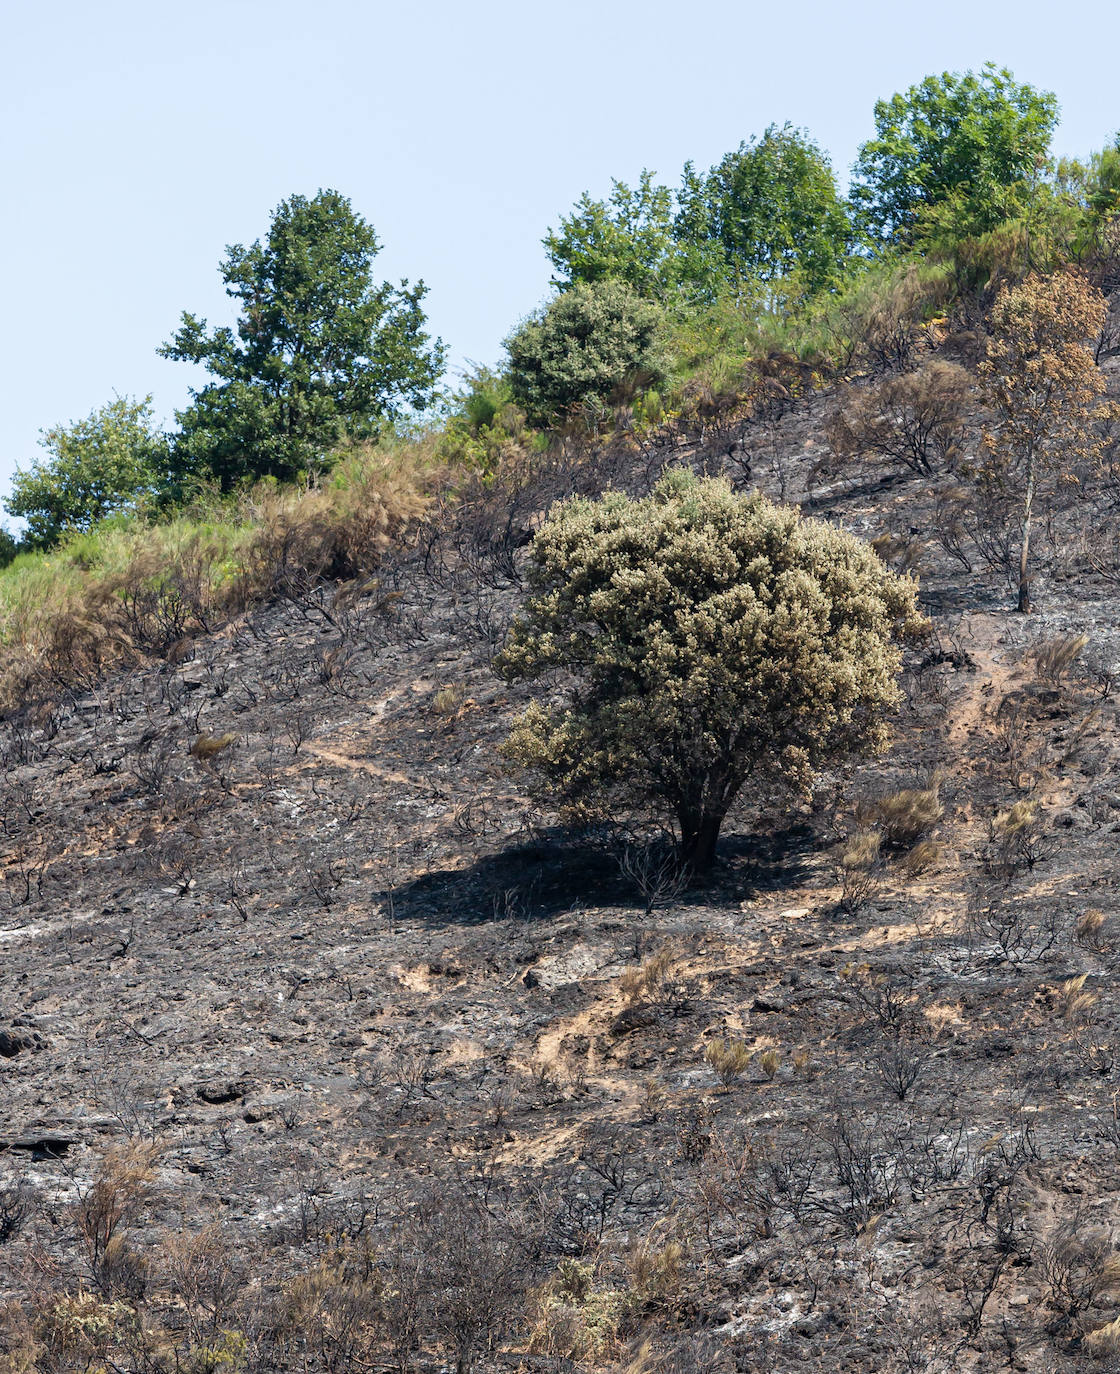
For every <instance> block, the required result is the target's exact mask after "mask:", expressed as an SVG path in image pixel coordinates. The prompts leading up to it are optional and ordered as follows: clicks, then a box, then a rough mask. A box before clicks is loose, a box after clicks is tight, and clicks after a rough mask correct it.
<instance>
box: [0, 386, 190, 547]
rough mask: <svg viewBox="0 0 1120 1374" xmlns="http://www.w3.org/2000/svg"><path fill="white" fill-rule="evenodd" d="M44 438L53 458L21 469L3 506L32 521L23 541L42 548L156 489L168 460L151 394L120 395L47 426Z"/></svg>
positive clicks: (131, 503) (38, 461)
mask: <svg viewBox="0 0 1120 1374" xmlns="http://www.w3.org/2000/svg"><path fill="white" fill-rule="evenodd" d="M39 442H40V444H41V445H42V447H43V448H44V449H46V451H47V454H48V455H49V456H48V457H47V458H46V459H38V460H37V461H35V462H33V463H32V464H31V466H30V467H28V468H17V469H16V473H15V476H14V477H13V478H12V494H11V496H10V497H9V498H8V501H7V503H6V505H5V509H6V510H7V512H8V514H9V515H14V516H17V517H18V518H19V519H21V520H26V521H27V532H26V534H25V535H24V542H25V543H27V544H30V545H32V546H33V547H36V548H50V547H51V545H53V544H57V543H58V541H59V540H60V539H61V538H62V537H63V535H64V534H66V533H68V532H69V531H70V530H87V529H89V528H90V526H92V525H95V524H97V522H98V521H99V520H103V519H104V518H105V517H106V516H107V515H112V514H113V513H114V512H116V511H121V510H128V509H130V508H132V507H135V506H136V505H137V504H138V503H139V502H141V501H142V500H143V499H144V498H145V497H149V496H151V495H152V494H153V493H154V492H155V490H156V487H157V484H158V482H159V479H160V476H161V472H162V468H163V465H164V462H165V460H166V440H165V438H164V436H163V435H162V434H160V433H159V431H158V430H157V429H156V428H155V425H154V424H153V421H152V398H151V397H150V396H145V397H144V399H143V400H142V401H138V400H133V399H131V398H130V397H128V396H118V397H116V398H115V399H114V400H112V401H110V402H109V404H108V405H106V406H102V407H101V408H100V409H99V410H93V411H91V412H90V414H89V415H87V416H86V417H85V419H84V420H78V421H75V422H74V423H73V424H69V425H55V426H54V427H53V428H52V429H48V430H44V431H43V437H42V439H41V440H40V441H39Z"/></svg>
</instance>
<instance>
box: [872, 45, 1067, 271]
mask: <svg viewBox="0 0 1120 1374" xmlns="http://www.w3.org/2000/svg"><path fill="white" fill-rule="evenodd" d="M1057 119H1058V101H1057V98H1056V97H1055V96H1053V95H1051V94H1050V93H1049V92H1048V91H1039V90H1036V89H1035V88H1034V87H1033V86H1030V85H1027V84H1025V83H1020V82H1017V81H1016V80H1015V78H1014V76H1013V75H1012V74H1011V72H1009V71H1007V70H1006V69H1005V68H997V67H995V66H994V65H993V64H992V63H990V62H989V63H987V64H986V65H985V66H984V67H983V68H982V70H981V71H980V72H979V73H975V72H971V71H969V72H965V73H964V74H963V75H961V74H960V73H956V72H943V73H942V74H941V75H940V76H927V77H926V78H925V80H924V81H922V82H920V83H919V84H918V85H916V86H911V87H910V89H909V90H908V91H906V92H905V93H903V94H896V95H893V96H892V97H891V98H890V100H880V101H878V102H877V104H876V106H875V137H874V138H872V139H870V140H869V141H868V142H867V143H865V144H864V145H863V146H862V148H860V151H859V157H858V159H857V161H856V164H855V168H854V182H853V186H852V201H853V203H854V205H855V206H856V207H857V210H858V212H859V215H860V218H861V222H862V224H863V226H864V228H865V229H866V231H867V232H868V234H869V235H870V236H871V238H872V239H873V240H875V241H876V242H878V243H879V244H883V245H889V244H894V243H901V244H904V245H907V244H912V243H914V242H917V241H918V240H920V239H922V238H923V237H924V236H935V237H936V236H945V235H951V236H952V237H955V238H958V239H959V238H967V237H973V236H975V235H978V234H982V233H985V232H987V231H988V230H990V229H993V228H995V226H996V225H997V224H1000V223H1001V222H1003V221H1004V220H1007V219H1014V218H1017V217H1018V216H1019V215H1021V214H1022V213H1023V212H1024V211H1025V209H1026V208H1027V205H1028V202H1029V198H1030V195H1031V191H1032V187H1033V186H1034V184H1035V183H1036V181H1037V178H1038V173H1039V171H1040V169H1041V168H1042V167H1043V166H1044V165H1045V163H1046V159H1047V156H1048V152H1049V147H1050V137H1051V134H1052V133H1053V131H1054V125H1055V124H1056V122H1057Z"/></svg>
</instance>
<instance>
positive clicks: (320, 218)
mask: <svg viewBox="0 0 1120 1374" xmlns="http://www.w3.org/2000/svg"><path fill="white" fill-rule="evenodd" d="M379 249H380V245H379V243H378V240H377V235H376V234H375V232H374V229H373V226H372V225H370V224H367V223H366V221H365V220H364V219H363V218H362V217H361V216H360V215H358V214H356V213H355V211H354V210H353V209H352V207H351V205H350V202H349V200H347V198H346V197H345V196H342V195H340V194H339V193H338V192H337V191H329V190H328V191H319V193H318V194H317V195H315V196H313V197H312V198H310V199H308V198H307V197H306V196H292V197H290V198H289V199H288V200H285V201H282V202H281V204H280V205H279V206H278V207H277V209H276V211H275V213H274V214H273V217H272V224H271V226H270V228H269V232H268V237H267V239H265V240H264V241H263V242H261V241H260V240H257V241H256V242H255V243H253V244H251V245H250V246H249V247H248V248H246V247H244V246H242V245H241V244H233V245H231V246H230V247H229V248H227V250H226V257H225V260H224V262H223V263H222V266H221V272H222V280H223V281H224V282H225V285H226V294H227V295H228V296H230V297H232V298H233V299H234V300H235V301H237V302H238V307H239V313H238V319H237V323H236V325H235V326H234V327H233V328H229V327H220V328H217V329H213V330H210V329H208V328H207V324H206V321H205V320H201V319H197V318H196V317H195V316H194V315H191V314H184V315H183V317H182V324H181V326H180V328H179V330H178V332H177V333H176V335H175V337H174V338H173V339H172V340H171V342H170V343H167V344H165V345H164V346H163V347H162V348H161V349H160V353H161V354H162V355H163V356H164V357H165V358H173V359H177V360H180V361H184V362H192V363H201V364H202V365H203V366H204V367H205V368H206V369H207V370H208V371H209V372H210V373H211V374H212V375H213V377H214V379H215V380H214V381H212V382H210V383H208V384H207V385H206V386H204V387H203V388H201V390H198V391H192V393H191V397H192V400H191V404H190V406H188V408H187V409H186V410H184V411H181V412H179V413H178V415H177V417H176V418H177V419H178V421H179V425H180V428H181V434H180V435H179V437H178V440H177V442H176V444H175V449H174V459H175V462H174V467H175V475H176V477H177V478H178V479H179V480H180V481H183V480H184V479H186V478H189V477H190V476H191V475H203V476H210V477H214V478H217V479H218V480H219V481H220V482H221V484H222V486H223V487H225V488H228V487H230V486H232V485H233V484H234V483H236V482H237V481H239V480H240V479H242V478H245V477H259V476H264V475H272V476H276V477H279V478H282V479H291V478H294V477H296V476H297V475H298V474H299V473H300V472H302V471H305V470H306V469H307V468H308V467H309V466H312V465H314V464H316V463H318V462H321V461H322V460H323V458H324V456H325V454H326V453H327V451H328V450H329V449H330V448H331V447H332V446H334V445H335V444H337V443H338V442H339V441H340V440H342V439H343V438H346V437H348V436H361V435H369V434H373V433H376V431H377V429H378V426H379V425H380V424H381V423H383V422H384V421H385V420H388V419H392V418H393V417H395V416H397V415H398V414H399V413H400V412H401V411H402V410H403V409H405V408H408V407H411V408H414V409H417V410H420V409H423V408H425V407H426V406H427V405H429V404H430V403H431V401H432V400H433V398H434V393H435V387H436V384H437V382H438V380H439V378H440V375H441V373H442V371H443V364H444V347H443V344H442V343H441V342H440V341H439V340H438V339H437V340H436V341H435V342H433V341H432V340H431V339H430V338H429V335H428V334H427V332H426V330H425V324H426V320H425V316H424V311H423V309H422V305H421V303H422V301H423V299H424V296H425V294H426V290H427V288H426V287H425V286H424V284H423V282H418V283H417V284H416V285H415V286H410V285H409V284H408V282H407V281H402V282H401V284H400V286H399V287H395V286H393V285H391V284H390V283H388V282H383V283H382V284H380V285H375V284H374V281H373V273H372V263H373V259H374V257H375V256H376V255H377V253H378V251H379Z"/></svg>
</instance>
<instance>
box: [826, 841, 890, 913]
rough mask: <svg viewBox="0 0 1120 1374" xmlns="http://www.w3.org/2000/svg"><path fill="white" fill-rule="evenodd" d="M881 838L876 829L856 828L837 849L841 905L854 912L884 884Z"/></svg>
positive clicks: (872, 897)
mask: <svg viewBox="0 0 1120 1374" xmlns="http://www.w3.org/2000/svg"><path fill="white" fill-rule="evenodd" d="M881 850H882V840H881V839H880V837H879V835H878V834H877V833H876V832H875V831H873V830H863V829H860V830H856V831H854V832H853V833H852V834H851V835H849V836H848V837H847V839H846V840H844V841H842V842H841V844H840V845H839V846H838V847H837V850H836V860H837V866H838V868H839V871H840V907H841V910H843V911H846V912H847V913H848V915H849V916H854V915H855V914H856V913H857V912H859V911H860V910H861V909H862V908H863V907H864V906H866V905H867V903H868V902H870V901H873V900H874V898H875V896H876V895H877V893H878V892H879V888H880V886H881V873H882V867H883V865H882V854H881Z"/></svg>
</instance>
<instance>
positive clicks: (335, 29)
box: [0, 0, 1120, 493]
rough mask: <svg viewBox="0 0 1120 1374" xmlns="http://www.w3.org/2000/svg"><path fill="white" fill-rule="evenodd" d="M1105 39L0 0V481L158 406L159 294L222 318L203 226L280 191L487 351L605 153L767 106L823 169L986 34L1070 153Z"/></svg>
mask: <svg viewBox="0 0 1120 1374" xmlns="http://www.w3.org/2000/svg"><path fill="white" fill-rule="evenodd" d="M1118 40H1120V7H1117V6H1116V5H1115V3H1104V2H1103V0H1082V2H1081V3H1079V4H1077V5H1076V6H1071V7H1069V8H1068V9H1064V10H1063V9H1059V8H1058V7H1056V6H1055V5H1054V4H1053V3H1052V2H1051V0H1047V2H1046V3H1041V2H1040V0H1018V2H1017V3H1013V2H1012V0H970V2H969V3H966V2H965V0H938V2H937V3H934V4H928V5H923V6H921V7H917V8H916V7H906V6H902V5H899V4H898V3H897V0H891V2H890V3H887V2H886V0H853V3H849V4H834V3H821V2H820V0H802V3H800V4H785V5H781V4H775V3H773V0H767V2H766V3H754V2H753V0H749V2H746V3H731V0H719V2H716V0H692V3H687V4H680V5H670V4H667V3H663V0H646V2H645V3H638V2H637V0H568V2H567V3H564V4H559V5H533V4H515V3H509V2H508V0H476V2H475V3H472V4H451V3H447V0H429V3H427V4H420V5H415V6H413V7H410V8H407V9H406V8H405V7H404V6H403V5H399V4H393V5H389V4H382V3H378V2H376V0H366V2H365V3H363V2H362V0H320V3H319V4H317V5H310V4H295V3H292V2H291V0H222V3H216V2H215V0H193V3H191V4H189V5H187V4H183V5H178V6H172V5H169V4H166V3H159V0H144V3H139V2H136V0H102V3H99V4H91V3H90V2H89V0H82V3H76V0H63V2H57V0H56V3H51V0H40V3H39V4H37V5H35V6H32V5H31V4H30V3H28V2H27V0H23V3H21V4H16V3H14V2H13V3H10V4H9V5H7V6H6V7H5V23H4V29H3V38H2V42H0V120H2V122H0V127H2V129H3V142H2V145H0V160H2V168H0V170H2V175H3V183H2V184H3V185H4V186H5V187H6V190H7V204H8V208H7V212H6V213H5V214H4V215H3V217H2V219H0V254H2V261H3V263H4V265H5V268H6V273H5V275H6V281H5V291H4V299H5V304H6V311H5V314H6V320H5V325H6V327H5V329H4V330H3V335H2V339H0V368H2V376H3V382H4V385H3V393H2V404H0V493H3V492H4V491H6V489H7V481H8V477H9V476H10V473H11V470H12V468H13V466H14V465H15V463H16V462H24V463H26V462H27V461H28V460H29V459H31V458H33V457H34V456H36V454H37V453H38V452H39V450H38V448H37V438H38V431H39V429H40V428H43V427H46V426H49V425H51V424H54V423H56V422H58V421H66V420H71V419H76V418H78V417H80V416H82V415H84V414H86V413H87V412H88V411H89V410H91V409H92V408H93V407H94V406H97V405H100V404H102V403H103V402H105V401H107V400H108V399H110V398H111V396H112V394H113V393H114V392H119V393H122V394H125V393H127V394H143V393H146V392H149V391H151V392H153V393H154V396H155V404H156V410H157V414H158V415H159V416H160V417H161V418H163V419H166V420H167V421H168V422H170V421H171V419H172V412H173V411H174V409H175V407H176V406H181V405H182V404H183V402H184V401H185V400H186V395H187V387H188V386H189V385H190V383H191V380H192V374H191V369H190V368H188V367H186V366H185V365H183V364H180V363H172V362H167V361H164V360H162V359H160V358H157V357H156V354H155V349H156V346H157V345H158V344H159V343H160V342H162V341H163V340H164V339H166V338H168V337H169V336H170V335H171V333H172V332H173V331H174V329H175V327H176V324H177V322H178V318H179V314H180V312H181V311H183V310H184V309H189V310H193V311H195V312H197V313H200V314H203V315H206V316H208V317H209V318H210V319H211V320H224V319H227V318H229V312H228V308H227V307H228V302H227V301H226V298H225V296H224V294H223V290H222V286H221V282H220V279H219V277H218V272H217V266H218V262H219V260H220V258H221V257H222V255H223V252H224V248H225V245H226V244H227V243H232V242H238V241H242V242H248V241H250V240H252V239H254V238H256V237H258V236H259V235H261V234H263V233H264V232H265V231H266V229H267V226H268V221H269V215H270V212H271V210H272V209H273V207H274V206H275V205H276V204H277V202H278V201H280V200H281V199H283V198H284V197H285V196H287V195H290V194H291V193H293V192H301V193H305V194H313V193H314V192H315V191H316V190H317V189H318V188H319V187H321V186H323V187H325V186H331V187H334V188H336V189H337V190H339V191H341V192H343V193H344V194H345V195H348V196H349V197H350V198H351V200H352V202H353V204H354V206H355V208H356V209H357V210H358V211H359V212H360V213H362V214H363V215H365V216H366V218H367V219H369V220H370V221H371V222H372V223H373V224H374V225H375V227H376V229H377V231H378V234H379V235H380V238H381V240H382V242H383V244H384V245H385V247H384V251H383V253H382V254H381V256H380V258H379V259H378V262H377V267H378V268H379V272H380V275H381V276H385V277H390V278H394V279H395V278H398V277H400V276H408V277H410V278H413V279H415V278H417V277H423V278H424V279H425V281H426V282H427V283H428V285H429V288H430V295H429V297H428V302H427V306H428V314H429V318H430V320H431V323H432V326H433V329H434V330H435V331H436V332H438V333H439V334H441V335H442V336H443V338H444V339H445V341H446V342H447V343H448V344H449V345H450V348H451V355H452V358H453V360H454V362H455V363H456V364H459V365H461V364H462V362H463V360H465V359H473V360H477V361H479V362H493V361H496V360H497V359H498V358H499V356H500V354H501V340H502V338H503V337H504V336H505V335H506V334H507V333H508V332H509V330H510V328H511V327H512V326H513V325H514V324H515V323H516V322H517V320H518V319H519V318H520V317H521V316H523V315H524V314H525V313H526V312H527V311H529V310H531V309H532V308H533V307H534V306H535V305H537V304H538V303H539V302H540V301H541V300H542V299H543V298H544V297H545V296H546V295H547V294H548V274H549V268H548V263H547V261H546V259H545V256H544V253H543V250H542V249H541V246H540V239H541V237H542V235H543V234H544V232H545V230H546V229H547V228H548V226H549V225H551V224H555V222H556V220H557V218H558V216H559V215H560V214H562V213H563V212H565V211H566V210H567V209H568V208H569V207H570V206H571V205H572V203H573V202H574V201H575V200H576V198H577V197H578V196H579V194H580V193H581V192H582V191H584V190H591V191H592V192H593V193H595V194H602V193H605V192H606V191H607V190H608V188H609V182H610V178H611V176H617V177H621V178H623V179H626V180H631V179H633V178H635V177H636V176H637V174H638V172H639V171H640V170H641V168H642V167H643V166H648V167H651V168H653V169H654V170H656V171H657V172H658V173H659V174H660V176H661V177H662V178H663V179H665V180H667V181H669V182H671V183H673V184H675V183H676V181H677V178H678V176H679V173H680V169H681V167H682V165H683V163H684V162H685V161H686V160H687V159H688V158H693V159H695V161H696V162H697V163H698V164H699V165H701V166H702V167H706V166H708V165H710V164H711V163H712V162H714V161H716V160H717V159H718V158H719V157H721V156H722V155H723V153H725V152H726V151H728V150H729V149H731V148H734V147H736V146H738V144H739V142H740V140H742V139H744V138H748V137H750V135H751V134H754V133H759V132H761V130H762V129H764V128H765V127H766V126H767V125H768V124H769V123H771V122H775V121H776V122H778V123H782V122H784V121H785V120H790V121H792V122H793V123H794V124H798V125H802V126H804V127H806V128H808V129H809V130H810V131H811V132H812V133H813V135H814V136H815V137H816V138H817V140H818V141H819V142H820V143H821V144H822V145H823V146H824V147H825V148H826V149H828V151H829V152H830V153H831V154H832V157H833V161H834V165H835V166H836V169H837V172H838V173H839V174H840V178H841V181H842V183H844V184H846V181H847V171H848V168H849V166H850V164H851V161H852V159H853V157H854V155H855V151H856V148H857V146H858V145H859V143H860V142H861V141H862V140H863V139H865V138H866V137H868V136H869V134H870V133H871V128H872V125H871V114H872V106H873V104H874V102H875V100H876V99H877V98H879V97H881V96H889V95H890V94H891V93H892V92H894V91H896V90H900V89H904V88H905V87H906V86H908V85H911V84H912V83H913V82H915V81H917V80H920V79H921V77H923V76H924V75H926V74H927V73H930V72H937V71H942V70H946V69H950V70H963V69H965V68H967V67H973V68H976V67H979V66H980V65H981V64H982V63H983V62H985V61H987V60H994V61H996V62H997V63H999V64H1001V65H1006V66H1009V67H1010V68H1011V69H1012V70H1013V71H1014V72H1015V74H1016V76H1017V77H1018V78H1019V79H1020V80H1026V81H1030V82H1032V83H1033V84H1035V85H1038V86H1042V87H1045V88H1047V89H1049V90H1053V91H1055V92H1056V93H1057V95H1058V98H1059V100H1060V101H1061V105H1062V123H1061V128H1060V130H1059V133H1058V137H1057V140H1056V147H1057V149H1058V151H1060V152H1070V153H1084V152H1087V151H1089V150H1090V149H1092V148H1097V147H1100V146H1101V145H1102V144H1103V143H1104V142H1105V141H1106V140H1107V139H1108V138H1109V137H1110V136H1111V135H1113V134H1114V133H1115V132H1116V130H1117V128H1118V127H1120V97H1118V96H1117V95H1116V76H1115V72H1116V60H1117V59H1116V54H1117V51H1118V50H1120V42H1118Z"/></svg>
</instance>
